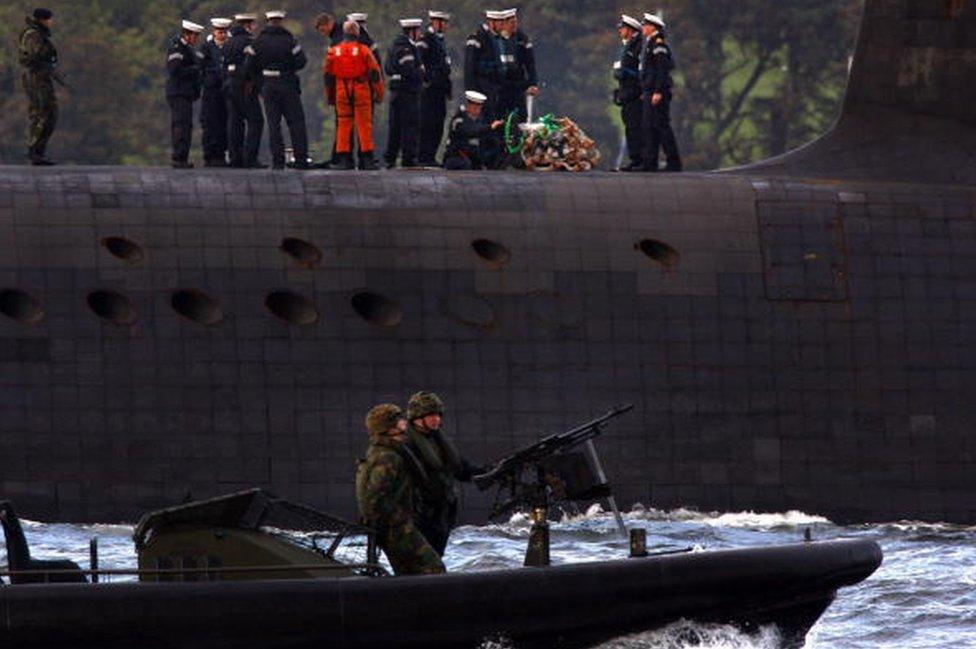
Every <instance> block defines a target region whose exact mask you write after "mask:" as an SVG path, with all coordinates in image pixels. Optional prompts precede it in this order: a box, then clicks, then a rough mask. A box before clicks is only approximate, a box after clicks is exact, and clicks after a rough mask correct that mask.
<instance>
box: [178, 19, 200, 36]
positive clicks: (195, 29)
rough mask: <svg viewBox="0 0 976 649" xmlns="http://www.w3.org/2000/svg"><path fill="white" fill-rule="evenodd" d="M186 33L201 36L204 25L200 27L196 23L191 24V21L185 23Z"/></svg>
mask: <svg viewBox="0 0 976 649" xmlns="http://www.w3.org/2000/svg"><path fill="white" fill-rule="evenodd" d="M183 29H184V31H188V32H193V33H194V34H199V33H201V32H202V31H203V25H198V24H196V23H193V22H190V21H189V20H184V21H183Z"/></svg>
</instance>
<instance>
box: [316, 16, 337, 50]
mask: <svg viewBox="0 0 976 649" xmlns="http://www.w3.org/2000/svg"><path fill="white" fill-rule="evenodd" d="M315 31H317V32H318V33H319V34H320V35H321V36H322V37H323V38H328V39H329V47H332V46H333V45H338V44H339V43H341V42H342V25H341V24H339V21H337V20H336V19H335V17H334V16H333V15H332V14H319V15H318V16H316V17H315Z"/></svg>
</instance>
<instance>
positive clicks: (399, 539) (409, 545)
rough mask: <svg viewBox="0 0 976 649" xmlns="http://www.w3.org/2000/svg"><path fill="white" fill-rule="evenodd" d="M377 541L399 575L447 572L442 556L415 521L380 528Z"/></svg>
mask: <svg viewBox="0 0 976 649" xmlns="http://www.w3.org/2000/svg"><path fill="white" fill-rule="evenodd" d="M377 541H378V542H379V546H380V547H381V548H383V552H384V553H386V558H387V559H389V560H390V565H392V566H393V572H394V573H395V574H396V575H397V576H404V575H439V574H442V573H445V572H447V569H446V568H445V567H444V563H443V562H442V561H441V558H440V557H439V556H437V553H436V552H434V549H433V548H432V547H430V543H428V542H427V539H425V538H424V535H423V534H421V533H420V531H419V530H418V529H417V527H416V526H415V525H414V524H413V521H409V520H408V521H406V522H404V523H400V524H398V525H395V526H392V527H389V528H387V529H385V530H380V532H379V534H378V538H377Z"/></svg>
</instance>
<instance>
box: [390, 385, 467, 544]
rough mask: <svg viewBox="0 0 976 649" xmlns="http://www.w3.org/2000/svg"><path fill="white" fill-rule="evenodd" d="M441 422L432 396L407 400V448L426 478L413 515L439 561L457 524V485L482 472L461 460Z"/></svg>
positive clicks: (420, 394)
mask: <svg viewBox="0 0 976 649" xmlns="http://www.w3.org/2000/svg"><path fill="white" fill-rule="evenodd" d="M443 418H444V402H443V401H442V400H441V398H440V397H439V396H437V395H436V394H434V393H433V392H418V393H417V394H415V395H413V396H412V397H410V402H409V404H408V406H407V419H409V420H410V429H409V431H408V432H407V439H408V446H409V448H410V450H411V451H412V452H413V453H414V455H416V456H417V458H418V459H419V460H420V462H421V463H422V464H423V467H424V471H425V473H426V474H427V476H428V479H427V480H425V481H424V482H423V483H422V485H421V487H422V488H421V489H419V490H418V491H417V492H416V493H415V499H414V512H415V515H416V518H417V525H418V527H419V528H420V531H421V532H422V533H423V535H424V536H425V537H426V538H427V540H428V541H429V542H430V545H431V546H432V547H433V548H434V550H436V551H437V554H438V555H440V556H442V557H443V556H444V552H445V550H446V549H447V542H448V539H449V538H450V536H451V530H453V529H454V528H455V527H457V523H458V495H459V494H458V481H461V482H471V478H472V476H474V475H477V474H478V473H480V472H481V471H480V469H478V468H477V467H474V466H473V465H471V464H470V463H469V462H468V461H467V460H465V459H464V458H462V457H461V455H460V454H459V453H458V451H457V449H456V448H455V447H454V444H452V443H451V440H450V439H448V438H447V436H446V435H445V434H444V433H443V432H442V431H441V423H442V421H443Z"/></svg>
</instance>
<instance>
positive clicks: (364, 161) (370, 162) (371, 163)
mask: <svg viewBox="0 0 976 649" xmlns="http://www.w3.org/2000/svg"><path fill="white" fill-rule="evenodd" d="M359 168H360V169H362V170H363V171H379V169H380V166H379V165H378V164H376V158H374V157H373V152H372V151H363V152H362V153H361V154H360V155H359Z"/></svg>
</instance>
